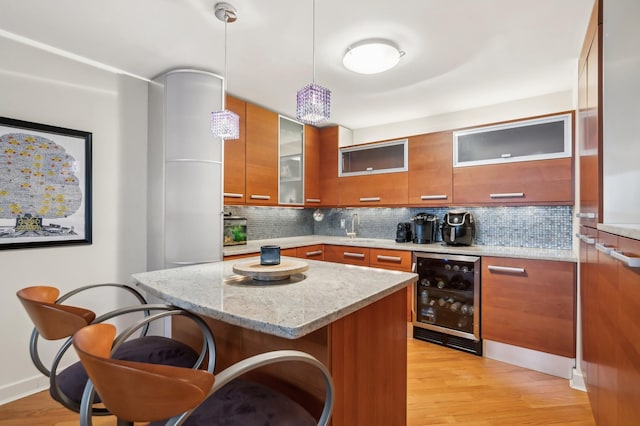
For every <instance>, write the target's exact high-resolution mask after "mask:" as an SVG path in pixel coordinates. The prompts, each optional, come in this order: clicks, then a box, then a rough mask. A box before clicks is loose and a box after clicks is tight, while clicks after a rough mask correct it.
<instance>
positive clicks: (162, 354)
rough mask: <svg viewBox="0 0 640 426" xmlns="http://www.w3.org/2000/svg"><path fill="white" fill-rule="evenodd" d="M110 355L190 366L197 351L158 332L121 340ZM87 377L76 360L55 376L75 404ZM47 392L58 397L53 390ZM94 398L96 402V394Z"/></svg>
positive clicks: (124, 358)
mask: <svg viewBox="0 0 640 426" xmlns="http://www.w3.org/2000/svg"><path fill="white" fill-rule="evenodd" d="M113 358H115V359H122V360H127V361H138V362H147V363H151V364H164V365H172V366H175V367H185V368H192V367H193V366H194V365H195V363H196V362H197V360H198V354H197V353H196V351H194V350H193V349H192V348H191V347H190V346H187V345H186V344H184V343H182V342H179V341H177V340H174V339H169V338H167V337H162V336H144V337H138V338H136V339H133V340H129V341H127V342H125V343H123V344H122V345H121V346H120V347H119V348H118V350H117V351H116V353H115V354H114V355H113ZM87 379H88V377H87V373H86V372H85V371H84V368H83V367H82V364H80V362H76V363H75V364H72V365H70V366H69V367H67V368H65V369H64V370H63V371H61V372H60V373H58V376H57V377H56V380H57V383H58V386H59V387H60V390H61V391H62V393H64V394H65V395H66V396H67V397H68V398H69V399H71V400H72V401H74V402H76V403H78V404H80V399H81V398H82V393H83V391H84V387H85V384H86V383H87ZM51 396H52V397H53V398H54V399H56V400H58V398H56V395H55V394H54V393H53V392H51ZM58 402H62V401H59V400H58ZM96 402H100V399H99V397H98V396H96Z"/></svg>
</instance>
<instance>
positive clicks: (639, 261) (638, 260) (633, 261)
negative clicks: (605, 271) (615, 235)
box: [611, 250, 640, 268]
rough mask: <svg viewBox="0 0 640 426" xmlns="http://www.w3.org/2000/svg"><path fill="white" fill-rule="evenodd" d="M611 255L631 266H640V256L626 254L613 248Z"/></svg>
mask: <svg viewBox="0 0 640 426" xmlns="http://www.w3.org/2000/svg"><path fill="white" fill-rule="evenodd" d="M611 257H613V258H614V259H618V260H619V261H621V262H624V263H626V264H627V266H628V267H630V268H640V257H629V256H625V255H624V253H622V252H619V251H615V250H611Z"/></svg>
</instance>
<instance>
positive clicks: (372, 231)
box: [225, 206, 573, 249]
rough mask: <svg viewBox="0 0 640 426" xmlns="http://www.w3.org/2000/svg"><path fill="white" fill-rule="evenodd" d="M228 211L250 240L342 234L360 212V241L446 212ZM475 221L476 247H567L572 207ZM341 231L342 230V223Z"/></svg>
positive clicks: (481, 212)
mask: <svg viewBox="0 0 640 426" xmlns="http://www.w3.org/2000/svg"><path fill="white" fill-rule="evenodd" d="M225 210H226V211H230V212H232V213H233V214H234V215H238V216H243V217H246V218H247V234H248V239H249V240H261V239H266V238H278V237H294V236H299V235H312V234H316V235H332V236H343V235H344V236H346V231H347V229H348V230H349V231H350V230H351V223H352V217H353V214H354V213H358V219H359V222H360V223H359V224H358V221H357V219H356V221H355V230H356V233H357V236H358V237H364V238H388V239H394V238H395V236H396V234H395V233H396V225H397V224H398V222H408V221H409V220H410V219H411V217H413V216H415V215H416V214H417V213H421V212H425V213H431V214H434V215H436V216H437V217H438V218H440V220H442V217H443V216H444V214H445V213H446V212H447V211H449V210H450V209H449V208H413V207H411V208H407V207H398V208H384V207H376V208H333V209H320V211H321V212H322V213H323V214H324V219H323V220H322V221H320V222H316V221H315V220H314V219H313V212H314V211H315V209H302V208H287V207H250V206H227V207H225ZM466 210H468V211H470V212H471V213H472V214H473V216H474V218H475V221H476V244H478V245H489V246H508V247H530V248H549V249H571V247H572V238H571V236H572V221H573V207H572V206H522V207H469V208H467V209H466ZM342 220H344V222H345V229H341V227H340V224H341V221H342Z"/></svg>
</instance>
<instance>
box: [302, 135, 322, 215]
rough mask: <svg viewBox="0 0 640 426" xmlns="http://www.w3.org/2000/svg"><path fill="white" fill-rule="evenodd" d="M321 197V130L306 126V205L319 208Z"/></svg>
mask: <svg viewBox="0 0 640 426" xmlns="http://www.w3.org/2000/svg"><path fill="white" fill-rule="evenodd" d="M321 202H322V198H321V196H320V130H319V129H318V128H317V127H313V126H308V125H306V126H304V205H305V206H307V207H317V206H319V205H320V203H321Z"/></svg>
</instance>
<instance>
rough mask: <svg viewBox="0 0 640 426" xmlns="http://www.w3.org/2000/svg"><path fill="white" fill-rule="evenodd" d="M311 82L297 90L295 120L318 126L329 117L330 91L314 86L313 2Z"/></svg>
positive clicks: (314, 30) (314, 20)
mask: <svg viewBox="0 0 640 426" xmlns="http://www.w3.org/2000/svg"><path fill="white" fill-rule="evenodd" d="M312 38H313V42H312V48H311V52H312V57H313V80H312V82H311V84H308V85H306V86H305V87H303V88H302V89H300V90H298V95H297V98H296V118H297V119H298V121H301V122H302V123H306V124H318V123H320V122H323V121H325V120H327V119H328V118H329V116H330V115H331V91H330V90H329V89H327V88H325V87H322V86H319V85H317V84H316V2H315V0H313V37H312Z"/></svg>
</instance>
